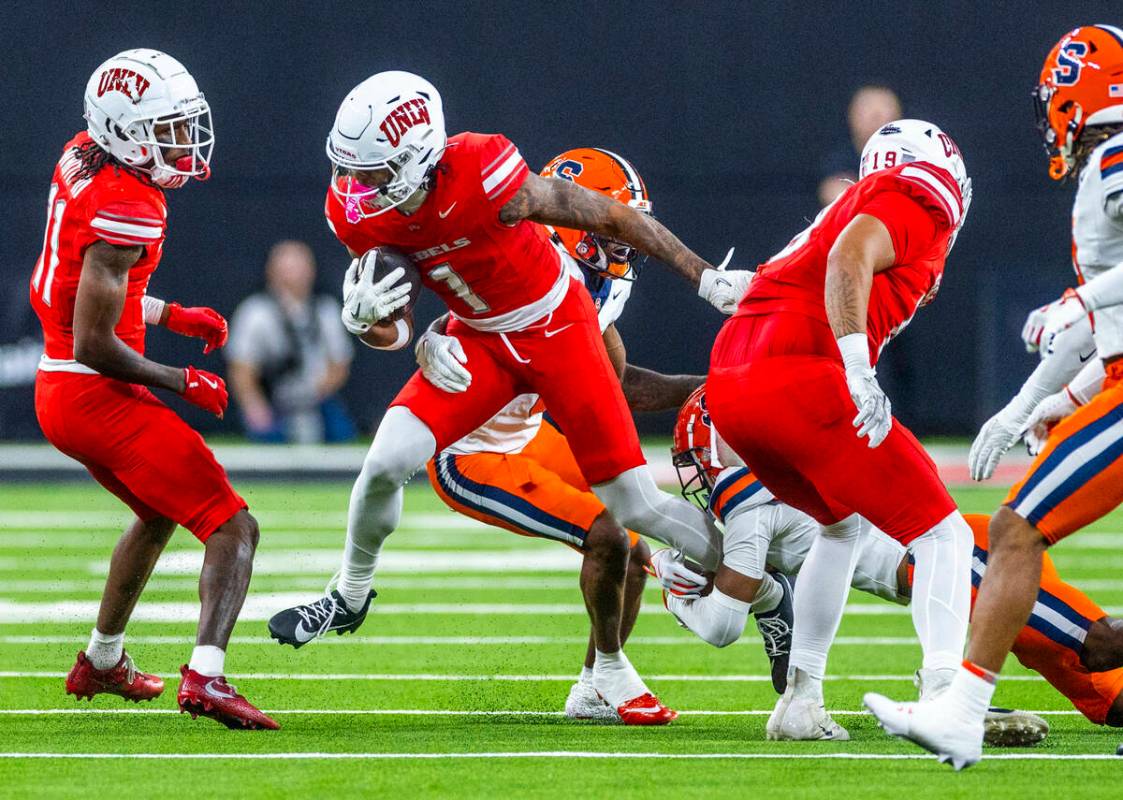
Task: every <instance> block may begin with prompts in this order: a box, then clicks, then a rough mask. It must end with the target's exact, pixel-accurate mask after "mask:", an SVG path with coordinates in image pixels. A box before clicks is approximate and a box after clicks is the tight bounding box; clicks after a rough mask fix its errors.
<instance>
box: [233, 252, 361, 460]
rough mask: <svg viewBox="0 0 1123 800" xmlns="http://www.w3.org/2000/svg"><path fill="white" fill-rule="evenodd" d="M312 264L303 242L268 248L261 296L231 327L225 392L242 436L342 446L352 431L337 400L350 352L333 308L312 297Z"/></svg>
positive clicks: (329, 301)
mask: <svg viewBox="0 0 1123 800" xmlns="http://www.w3.org/2000/svg"><path fill="white" fill-rule="evenodd" d="M315 280H316V259H315V257H314V256H313V255H312V250H311V249H310V248H309V247H308V245H306V244H304V243H303V242H295V241H284V242H278V243H277V244H275V245H273V249H272V250H270V251H269V260H268V262H267V263H266V265H265V284H266V288H265V291H264V292H260V293H258V294H254V295H251V296H250V297H247V298H246V299H245V300H243V301H242V303H241V304H240V305H239V306H238V308H237V309H236V310H235V311H234V316H233V318H232V319H231V321H230V341H229V343H228V344H227V346H226V358H227V360H228V361H229V366H230V370H229V375H230V388H231V390H232V392H231V393H232V394H233V396H234V399H235V400H236V401H237V403H238V405H239V406H240V408H241V411H242V419H243V421H244V422H245V426H246V433H247V434H248V435H249V437H250V438H251V439H254V440H256V441H263V442H285V441H288V442H299V443H309V442H323V441H328V442H340V441H347V440H349V439H352V438H354V436H355V425H354V422H353V421H352V420H351V417H350V415H349V414H348V413H347V409H346V408H345V406H344V405H343V403H342V401H341V400H340V399H339V397H338V396H337V393H338V392H339V390H340V389H341V388H342V387H343V385H344V384H345V383H346V382H347V378H348V375H349V374H350V371H351V358H352V357H353V355H354V351H353V348H352V345H351V337H350V336H348V335H347V331H346V330H345V329H344V328H343V323H341V322H340V321H339V312H340V304H339V301H337V300H335V299H334V298H332V297H328V296H326V295H315V294H313V284H314V283H315Z"/></svg>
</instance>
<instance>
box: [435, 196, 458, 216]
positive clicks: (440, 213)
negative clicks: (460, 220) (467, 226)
mask: <svg viewBox="0 0 1123 800" xmlns="http://www.w3.org/2000/svg"><path fill="white" fill-rule="evenodd" d="M459 202H460V201H459V200H457V201H456V203H459ZM456 203H453V204H452V205H451V206H449V207H448V208H446V209H445V210H444V211H438V212H437V216H438V217H440V218H441V219H444V218H445V217H447V216H448V215H449V214H451V213H452V209H454V208H456Z"/></svg>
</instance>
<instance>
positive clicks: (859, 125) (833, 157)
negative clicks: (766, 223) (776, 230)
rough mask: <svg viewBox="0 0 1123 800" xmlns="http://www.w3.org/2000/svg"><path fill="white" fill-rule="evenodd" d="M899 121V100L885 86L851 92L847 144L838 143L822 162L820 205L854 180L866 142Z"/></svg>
mask: <svg viewBox="0 0 1123 800" xmlns="http://www.w3.org/2000/svg"><path fill="white" fill-rule="evenodd" d="M900 118H901V101H900V100H899V99H898V98H897V94H896V92H894V91H893V90H892V89H890V88H889V87H888V86H876V85H868V86H863V87H862V88H860V89H859V90H858V91H856V92H854V96H853V97H851V98H850V110H849V111H848V112H847V119H848V121H849V125H850V141H849V142H846V143H845V144H840V145H839V146H838V147H836V148H835V149H834V150H832V151H831V153H830V155H829V156H827V157H826V158H825V159H823V164H822V169H821V171H820V174H821V175H822V179H821V180H820V181H819V204H820V205H824V206H825V205H828V204H830V203H833V202H834V199H835V198H836V197H838V196H839V195H840V194H842V193H843V192H844V191H845V190H846V187H847V186H849V185H850V184H851V183H852V182H853V181H856V180H858V161H859V160H860V159H861V157H862V148H863V147H865V144H866V140H867V139H869V138H870V137H871V136H873V135H874V133H875V132H876V131H877V129H878V128H880V127H881V126H882V125H885V124H886V123H888V122H892V121H893V120H895V119H900Z"/></svg>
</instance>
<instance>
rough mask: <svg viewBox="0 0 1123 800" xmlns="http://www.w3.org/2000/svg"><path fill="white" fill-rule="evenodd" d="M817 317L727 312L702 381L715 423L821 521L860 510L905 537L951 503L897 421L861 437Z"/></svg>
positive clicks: (766, 476) (780, 489) (786, 496)
mask: <svg viewBox="0 0 1123 800" xmlns="http://www.w3.org/2000/svg"><path fill="white" fill-rule="evenodd" d="M785 317H786V318H785ZM816 325H818V326H820V327H821V323H816V322H815V321H814V320H810V319H807V318H804V317H800V316H796V315H784V316H781V317H780V318H779V319H777V317H775V316H767V317H735V318H733V319H731V320H729V321H728V322H727V323H726V325H725V327H724V328H723V329H722V331H721V334H720V335H719V336H718V340H717V342H715V344H714V352H713V357H712V360H711V366H710V374H709V378H708V380H707V382H706V403H707V406H708V408H709V412H710V417H711V419H712V420H713V424H714V427H715V428H716V429H717V431H718V432H719V434H720V435H721V437H722V439H724V440H725V441H726V442H727V443H728V444H729V445H730V446H731V447H732V448H733V449H734V450H735V451H736V452H737V454H738V455H740V456H741V458H743V459H744V460H745V463H746V464H747V465H748V466H749V468H750V469H752V471H753V472H754V473H756V475H757V477H759V478H760V480H761V482H763V483H764V485H765V486H766V487H768V489H769V490H771V491H772V493H773V494H775V495H776V497H777V498H779V499H780V500H782V501H783V502H785V503H788V504H789V505H792V506H795V507H796V508H798V509H800V510H801V511H803V512H805V513H807V514H810V515H811V516H812V517H814V518H815V519H816V520H818V521H819V522H820V523H822V524H824V525H829V524H833V523H835V522H838V521H839V520H842V519H844V518H846V517H848V516H850V515H851V514H853V513H858V514H861V515H862V516H863V517H865V518H866V519H867V520H869V521H870V522H871V523H873V524H874V525H876V526H877V527H878V528H880V529H881V530H883V531H885V532H886V533H888V534H889V535H890V536H892V537H893V538H894V539H896V540H897V541H899V542H901V543H902V544H906V545H907V544H908V543H909V542H911V541H912V540H913V539H915V538H916V537H918V536H920V535H921V534H923V533H925V532H926V531H928V530H930V529H931V528H932V527H933V526H934V525H936V523H938V522H940V520H942V519H944V518H945V517H947V516H948V515H949V514H951V513H952V512H953V511H955V503H954V502H952V499H951V496H950V495H949V494H948V492H947V489H946V488H945V487H944V485H943V483H942V482H941V481H940V478H939V475H938V474H937V472H936V465H935V464H934V463H933V461H932V459H931V458H930V457H929V456H928V454H927V453H926V452H925V451H924V448H923V447H921V445H920V442H918V441H917V440H916V437H915V436H913V435H912V433H911V432H910V431H909V430H908V429H907V428H905V426H904V425H902V424H901V423H900V421H898V420H896V419H894V421H893V428H892V430H891V431H890V433H889V435H888V436H887V437H886V439H885V441H884V442H882V443H881V445H880V446H878V447H876V448H873V449H871V448H870V447H869V446H868V441H869V440H868V439H861V438H858V434H857V431H856V429H855V428H854V426H853V419H854V416H855V415H856V414H857V409H856V408H855V407H854V402H853V400H851V399H850V392H849V390H848V389H847V387H846V377H845V373H844V372H843V369H842V363H841V361H840V360H839V358H838V356H837V354H833V355H831V356H828V355H823V354H817V352H816V351H820V352H821V351H822V350H823V349H824V348H823V347H822V345H821V342H822V340H823V337H822V332H821V331H818V330H816V329H815V326H816ZM793 326H794V327H793ZM830 345H831V347H834V342H833V340H830Z"/></svg>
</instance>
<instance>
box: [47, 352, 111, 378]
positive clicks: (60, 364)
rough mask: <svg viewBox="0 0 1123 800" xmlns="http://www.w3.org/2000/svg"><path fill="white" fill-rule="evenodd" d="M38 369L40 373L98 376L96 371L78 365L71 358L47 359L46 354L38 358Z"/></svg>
mask: <svg viewBox="0 0 1123 800" xmlns="http://www.w3.org/2000/svg"><path fill="white" fill-rule="evenodd" d="M39 369H40V371H42V372H76V373H78V374H79V375H98V374H100V373H98V371H97V370H96V369H90V368H89V367H87V366H86V365H85V364H79V363H78V362H77V361H75V360H74V359H73V358H47V356H46V354H44V355H42V356H40V357H39Z"/></svg>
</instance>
